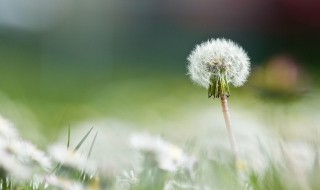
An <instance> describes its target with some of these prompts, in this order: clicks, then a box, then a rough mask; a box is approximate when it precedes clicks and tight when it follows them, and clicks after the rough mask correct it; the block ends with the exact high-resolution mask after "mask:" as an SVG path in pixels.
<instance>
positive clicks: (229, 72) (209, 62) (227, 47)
mask: <svg viewBox="0 0 320 190" xmlns="http://www.w3.org/2000/svg"><path fill="white" fill-rule="evenodd" d="M188 61H189V65H188V74H189V75H190V77H191V79H192V80H193V81H194V82H195V83H197V84H199V85H200V86H203V87H205V88H207V89H210V88H212V89H213V90H216V89H218V86H217V85H222V89H221V90H222V91H223V92H222V93H223V94H226V95H229V86H228V83H231V84H233V85H234V86H241V85H243V84H244V82H245V81H246V80H247V77H248V75H249V70H250V61H249V57H248V55H247V54H246V52H245V51H244V50H243V49H242V48H241V47H240V46H238V45H237V44H236V43H234V42H232V41H230V40H226V39H210V40H208V41H206V42H204V43H202V44H200V45H197V46H196V48H195V49H194V50H193V51H192V52H191V54H190V55H189V57H188ZM216 91H218V90H216ZM216 93H218V92H216ZM212 95H214V97H217V94H215V93H213V94H212Z"/></svg>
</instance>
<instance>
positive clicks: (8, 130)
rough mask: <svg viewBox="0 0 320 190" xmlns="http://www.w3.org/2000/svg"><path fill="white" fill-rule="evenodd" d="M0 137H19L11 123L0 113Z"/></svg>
mask: <svg viewBox="0 0 320 190" xmlns="http://www.w3.org/2000/svg"><path fill="white" fill-rule="evenodd" d="M0 137H1V138H5V139H15V138H18V137H19V134H18V131H17V130H16V129H15V128H14V126H13V124H12V123H11V122H10V121H9V120H7V119H5V118H4V117H2V116H1V115H0Z"/></svg>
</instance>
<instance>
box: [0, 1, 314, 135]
mask: <svg viewBox="0 0 320 190" xmlns="http://www.w3.org/2000/svg"><path fill="white" fill-rule="evenodd" d="M319 10H320V3H317V2H315V1H298V0H271V1H256V0H241V1H232V0H224V1H222V0H216V1H209V0H199V1H192V0H170V1H169V0H161V1H160V0H158V1H157V0H141V1H125V0H107V1H99V0H93V1H81V0H80V1H75V0H70V1H63V0H56V1H41V0H33V1H23V0H0V113H1V114H2V115H4V116H5V117H8V118H9V119H11V120H13V121H14V122H15V123H16V125H17V127H18V128H19V129H20V130H22V131H23V133H24V134H25V135H26V136H28V137H30V138H36V137H34V136H35V134H36V135H39V136H40V135H44V136H45V137H46V139H45V140H44V141H51V140H53V139H54V138H56V136H57V135H58V134H59V133H60V132H61V131H65V128H64V127H66V126H69V125H70V126H71V127H72V125H73V123H75V122H76V121H81V120H86V119H89V118H90V119H92V118H104V117H111V118H112V117H114V118H118V119H120V120H126V121H132V122H136V123H138V124H143V123H144V124H152V121H153V119H154V118H157V117H159V116H160V117H161V118H163V119H170V118H171V117H173V116H172V115H174V114H175V113H179V112H181V111H182V110H183V109H190V107H188V108H186V106H185V105H193V104H195V105H210V104H211V103H212V102H211V101H209V100H208V99H207V97H206V90H204V89H201V88H200V87H197V86H196V85H194V84H192V82H191V81H190V80H189V77H188V76H187V75H186V73H187V70H186V65H187V60H186V58H187V56H188V54H189V53H190V52H191V50H192V49H193V48H194V46H195V45H196V44H198V43H200V42H203V41H205V40H207V39H209V38H217V37H225V38H230V39H232V40H233V41H236V42H237V43H239V44H240V45H241V46H243V48H244V49H245V50H246V51H247V52H248V54H249V56H250V57H251V60H252V70H253V72H252V73H253V75H252V76H251V78H250V79H249V82H248V84H247V86H246V87H244V88H241V89H232V94H233V95H232V99H233V100H234V101H238V102H240V103H242V104H247V103H248V101H247V100H250V99H251V98H252V97H257V96H258V97H259V99H263V98H265V97H266V98H267V99H268V98H269V100H271V101H273V100H275V101H274V102H275V104H279V103H277V101H276V99H277V98H274V97H279V96H281V98H282V99H279V100H280V101H279V102H281V103H283V102H286V101H287V100H288V101H289V104H292V102H294V101H296V99H300V97H304V98H306V99H308V98H310V94H311V97H312V96H313V97H316V96H317V92H316V91H317V88H318V84H319V83H318V82H317V81H318V79H319V74H318V72H319V61H320V54H319V50H320V49H319V44H320V35H319V34H320V12H319ZM279 65H280V66H279ZM278 66H279V67H278ZM256 68H258V69H256ZM256 70H259V72H258V71H257V72H256ZM255 73H257V74H255ZM261 73H262V74H261ZM288 81H289V83H288ZM306 93H308V96H307V97H305V94H306ZM269 100H268V101H267V103H266V104H272V103H271V102H270V101H269ZM291 100H292V101H291ZM249 102H250V101H249ZM251 104H252V102H251ZM254 104H259V103H254ZM217 105H218V104H217ZM273 105H274V104H273ZM308 105H317V104H314V102H312V103H311V104H308ZM210 106H211V105H210ZM191 108H192V107H191ZM150 127H152V126H151V125H150ZM36 131H38V132H36ZM37 133H39V134H37ZM47 137H48V138H47ZM39 141H41V140H39ZM42 141H43V140H42Z"/></svg>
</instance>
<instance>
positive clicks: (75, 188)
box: [44, 175, 85, 190]
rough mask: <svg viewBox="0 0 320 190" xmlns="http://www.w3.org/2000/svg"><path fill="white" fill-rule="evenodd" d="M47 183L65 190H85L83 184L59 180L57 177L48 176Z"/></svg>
mask: <svg viewBox="0 0 320 190" xmlns="http://www.w3.org/2000/svg"><path fill="white" fill-rule="evenodd" d="M44 181H45V183H47V184H48V185H50V186H54V187H58V188H61V189H63V190H83V189H85V188H84V187H83V186H82V185H81V183H79V182H75V181H71V180H69V179H64V178H59V177H57V176H55V175H50V176H46V177H45V179H44Z"/></svg>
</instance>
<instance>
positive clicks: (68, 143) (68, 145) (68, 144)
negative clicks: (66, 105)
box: [67, 124, 70, 149]
mask: <svg viewBox="0 0 320 190" xmlns="http://www.w3.org/2000/svg"><path fill="white" fill-rule="evenodd" d="M69 147H70V124H69V129H68V142H67V148H68V149H69Z"/></svg>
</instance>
